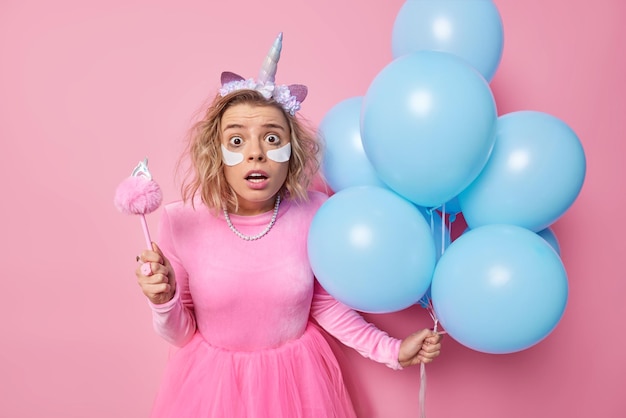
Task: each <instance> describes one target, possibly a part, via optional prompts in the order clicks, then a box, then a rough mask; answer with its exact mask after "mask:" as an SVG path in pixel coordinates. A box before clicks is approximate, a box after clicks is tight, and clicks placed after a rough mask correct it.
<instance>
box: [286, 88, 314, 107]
mask: <svg viewBox="0 0 626 418" xmlns="http://www.w3.org/2000/svg"><path fill="white" fill-rule="evenodd" d="M287 87H289V92H290V93H291V95H292V96H294V97H295V98H296V100H297V101H299V102H300V103H302V102H303V101H304V99H306V95H307V94H308V93H309V89H308V88H307V86H305V85H303V84H290V85H288V86H287Z"/></svg>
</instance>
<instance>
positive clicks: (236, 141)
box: [228, 136, 243, 147]
mask: <svg viewBox="0 0 626 418" xmlns="http://www.w3.org/2000/svg"><path fill="white" fill-rule="evenodd" d="M228 143H229V144H230V145H232V146H235V147H237V146H239V145H241V144H243V139H241V138H240V137H238V136H233V137H232V138H230V139H229V140H228Z"/></svg>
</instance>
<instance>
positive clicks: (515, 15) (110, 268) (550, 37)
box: [0, 0, 626, 418]
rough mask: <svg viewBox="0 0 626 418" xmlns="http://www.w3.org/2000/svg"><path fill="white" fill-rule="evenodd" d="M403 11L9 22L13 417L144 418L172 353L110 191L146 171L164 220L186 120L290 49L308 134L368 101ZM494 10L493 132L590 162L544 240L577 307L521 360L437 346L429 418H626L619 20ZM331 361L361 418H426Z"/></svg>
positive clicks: (406, 320)
mask: <svg viewBox="0 0 626 418" xmlns="http://www.w3.org/2000/svg"><path fill="white" fill-rule="evenodd" d="M174 3H176V5H174ZM402 4H403V0H385V1H377V2H363V1H357V0H343V1H338V0H332V1H331V0H319V1H309V2H298V1H287V0H268V1H264V2H258V1H228V2H226V1H222V2H208V1H189V0H187V1H178V2H165V1H154V0H152V1H148V0H129V1H115V0H109V1H87V2H85V1H78V0H58V1H55V2H47V1H41V0H40V1H34V0H20V1H17V0H8V1H7V0H4V1H2V4H1V5H0V57H1V58H0V59H1V64H0V138H1V139H0V140H1V141H2V152H0V178H1V179H2V180H1V183H0V184H1V185H2V189H1V192H2V199H3V205H2V214H3V223H2V228H1V236H2V244H1V245H2V251H1V252H0V254H1V257H2V275H1V280H0V283H1V285H0V289H1V290H2V294H3V302H2V304H0V314H1V317H2V319H3V321H2V330H1V332H0V338H1V339H2V344H1V345H0V416H2V417H42V416H46V417H65V418H70V417H92V418H99V417H112V416H115V417H145V416H147V414H148V412H149V410H150V406H151V402H152V399H153V396H154V394H155V391H156V389H157V385H158V382H159V380H160V376H161V373H162V370H163V366H164V364H165V361H166V358H167V356H168V347H167V345H166V344H165V343H163V342H162V341H160V340H159V338H158V337H157V336H156V335H155V334H154V333H153V331H152V329H151V324H150V313H149V310H148V307H147V305H146V303H145V300H144V297H143V295H142V294H141V293H140V290H139V288H138V286H137V285H136V282H135V279H134V275H133V270H134V268H135V261H134V258H135V255H136V254H137V253H138V252H139V251H140V250H141V249H142V247H143V237H142V233H141V227H140V223H139V220H138V219H137V218H134V217H129V216H124V215H121V214H119V213H118V212H117V211H116V210H115V208H114V206H113V203H112V200H113V194H114V190H115V187H116V186H117V184H118V183H119V182H120V181H121V180H122V179H123V178H125V177H126V176H127V175H129V174H130V170H132V168H133V167H134V166H135V164H136V163H137V161H139V160H140V159H142V158H143V157H144V156H145V155H148V156H149V157H150V167H151V169H152V171H153V173H154V175H155V177H156V179H157V181H158V182H159V184H160V185H161V187H162V188H163V190H164V193H165V196H166V200H174V199H177V198H178V196H179V195H178V189H177V186H176V183H175V182H174V177H173V170H174V163H175V158H176V157H177V156H178V154H179V152H180V151H181V149H182V142H181V139H182V137H183V134H184V132H185V130H186V128H187V127H188V126H189V120H190V118H191V116H192V114H193V113H194V112H195V111H196V110H197V109H198V108H199V106H200V105H201V104H202V103H203V101H204V100H205V99H206V98H207V97H209V96H212V95H213V94H214V93H215V90H216V88H217V87H218V80H219V74H220V72H221V71H222V70H232V71H235V72H239V73H241V74H243V75H251V76H252V75H255V74H256V72H257V70H258V67H259V65H260V62H261V60H262V58H263V54H264V53H265V52H266V50H267V49H268V47H269V44H270V43H271V41H272V40H273V38H274V36H275V35H276V33H277V32H278V31H284V32H285V42H284V53H283V58H282V60H281V65H280V68H279V72H278V78H279V81H281V82H284V83H298V82H299V83H304V84H308V85H309V87H310V92H311V93H310V96H309V98H308V99H307V100H306V102H305V106H304V109H303V112H302V113H303V114H304V115H305V116H307V117H308V119H310V120H311V121H312V122H313V123H315V124H317V123H319V122H320V120H321V119H322V117H323V116H324V114H325V112H326V111H327V110H328V109H330V108H331V107H332V106H333V105H334V104H336V103H338V102H339V101H341V100H343V99H346V98H348V97H352V96H357V95H363V94H364V93H365V91H366V89H367V87H368V85H369V83H370V81H371V80H372V79H373V77H374V76H375V75H376V74H377V73H378V71H380V69H382V67H383V66H385V65H386V64H388V63H389V62H390V60H391V47H390V45H391V29H392V26H393V21H394V19H395V16H396V14H397V12H398V11H399V9H400V7H401V6H402ZM496 4H497V6H498V8H499V10H500V13H501V15H502V19H503V22H504V33H505V46H504V54H503V58H502V62H501V65H500V67H499V69H498V72H497V73H496V76H495V78H494V80H493V82H492V88H493V91H494V94H495V96H496V102H497V104H498V108H499V113H500V114H503V113H507V112H510V111H515V110H522V109H530V110H538V111H543V112H547V113H550V114H552V115H554V116H557V117H559V118H561V119H562V120H564V121H565V122H566V123H568V124H569V125H570V126H571V127H572V128H573V129H574V130H575V131H576V132H577V134H578V135H579V136H580V139H581V141H582V143H583V146H584V148H585V152H586V155H587V170H588V171H587V178H586V181H585V185H584V187H583V189H582V191H581V194H580V196H579V197H578V199H577V200H576V202H575V203H574V205H573V206H572V207H571V208H570V210H569V211H568V212H567V213H566V214H565V215H564V216H563V217H562V218H561V219H560V220H559V221H558V222H557V223H556V224H555V225H554V226H553V228H554V230H555V232H556V234H557V236H558V239H559V242H560V245H561V253H562V258H563V262H564V264H565V266H566V269H567V272H568V277H569V281H570V297H569V302H568V306H567V309H566V312H565V315H564V317H563V319H562V320H561V322H560V323H559V325H558V327H557V328H556V330H555V331H554V332H553V333H552V334H550V336H549V337H548V338H547V339H545V340H544V341H542V342H541V343H540V344H538V345H536V346H534V347H532V348H530V349H528V350H525V351H522V352H520V353H516V354H509V355H488V354H483V353H478V352H475V351H472V350H470V349H468V348H465V347H463V346H461V345H459V344H458V343H456V342H455V341H454V340H452V339H451V338H449V337H448V338H446V340H445V341H444V349H443V353H442V355H441V357H440V358H439V359H438V360H437V361H436V362H435V363H433V364H432V365H429V366H428V367H427V371H428V379H429V380H428V389H427V402H426V408H427V413H428V416H429V417H459V416H464V417H482V418H490V417H494V418H495V417H509V418H515V417H529V416H533V417H556V416H558V417H565V416H566V417H590V416H601V417H607V418H608V417H624V416H626V396H624V395H625V389H626V360H625V358H626V356H625V355H624V353H625V352H626V337H624V332H623V330H624V325H623V322H624V319H625V317H626V315H625V314H626V308H625V306H626V304H624V302H623V300H624V297H626V284H625V283H626V280H625V278H624V273H623V270H622V269H621V267H622V265H623V258H624V255H623V249H624V245H623V244H622V241H621V239H622V237H623V235H624V232H626V230H625V226H624V225H625V224H624V223H623V222H621V220H620V212H621V209H622V208H621V206H622V205H623V204H625V203H626V201H625V200H626V199H625V194H624V180H625V178H626V177H625V174H626V173H625V171H624V170H625V168H624V167H625V166H626V164H624V153H623V151H624V146H623V144H622V142H623V141H624V139H625V138H626V124H625V122H624V119H625V114H626V106H625V105H626V99H625V93H626V88H625V87H626V82H625V81H624V80H625V74H626V64H625V61H624V45H625V44H626V29H624V25H623V20H624V17H626V3H624V2H623V1H622V0H599V1H595V2H592V1H589V0H558V1H557V0H552V1H545V0H524V1H513V0H497V1H496ZM157 218H158V214H156V215H151V216H150V218H149V223H150V225H151V226H152V227H153V230H154V232H156V230H155V228H154V226H155V225H156V220H157ZM529 309H531V307H530V306H529ZM368 318H369V319H370V320H372V321H374V322H375V323H377V324H378V325H379V326H380V327H382V328H384V329H385V330H387V331H389V332H390V333H391V334H393V335H395V336H398V337H403V336H405V335H406V334H407V333H409V332H411V331H413V330H416V329H418V328H421V327H425V326H431V325H432V322H431V320H430V318H429V317H428V315H427V313H426V311H425V310H423V309H421V308H418V307H415V308H411V309H407V310H405V311H402V312H397V313H393V314H386V315H368ZM338 352H339V354H340V356H341V358H342V362H343V364H344V366H345V369H346V373H347V375H348V376H347V379H348V381H349V382H350V385H351V388H352V390H353V393H354V397H355V399H356V402H357V403H358V405H359V406H358V407H359V410H360V411H361V415H362V416H363V417H395V418H401V417H416V416H419V405H418V391H419V368H412V369H410V370H406V371H402V372H394V371H392V370H389V369H387V368H386V367H384V366H382V365H379V364H375V363H373V362H370V361H368V360H365V359H363V358H361V357H359V356H358V355H357V354H355V353H354V352H352V351H349V350H344V349H338Z"/></svg>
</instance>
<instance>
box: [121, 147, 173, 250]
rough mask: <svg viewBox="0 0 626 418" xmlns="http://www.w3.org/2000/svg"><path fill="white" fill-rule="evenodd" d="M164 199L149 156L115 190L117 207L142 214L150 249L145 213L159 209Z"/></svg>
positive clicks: (141, 217)
mask: <svg viewBox="0 0 626 418" xmlns="http://www.w3.org/2000/svg"><path fill="white" fill-rule="evenodd" d="M162 201H163V194H162V193H161V188H160V187H159V185H158V184H157V183H156V182H155V181H154V180H152V174H150V171H149V170H148V158H145V159H144V160H143V161H140V162H139V164H137V167H135V169H134V170H133V172H132V174H131V175H130V177H128V178H126V179H125V180H123V181H122V182H121V183H120V185H119V186H117V189H116V190H115V199H114V200H113V203H114V204H115V207H116V208H117V209H118V210H119V211H120V212H122V213H125V214H127V215H140V219H141V226H142V227H143V233H144V236H145V238H146V245H147V248H150V249H152V240H151V239H150V232H149V231H148V223H147V222H146V217H145V215H146V214H148V213H152V212H154V211H155V210H157V209H158V208H159V206H161V202H162Z"/></svg>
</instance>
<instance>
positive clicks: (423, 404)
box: [419, 301, 442, 418]
mask: <svg viewBox="0 0 626 418" xmlns="http://www.w3.org/2000/svg"><path fill="white" fill-rule="evenodd" d="M427 310H428V313H429V314H430V317H431V318H432V320H433V322H434V324H435V325H434V326H433V331H434V332H438V331H437V328H438V326H439V320H438V319H437V315H436V314H435V309H434V308H433V304H432V301H428V308H427ZM441 334H442V333H441ZM419 403H420V417H421V418H426V364H424V363H421V364H420V392H419Z"/></svg>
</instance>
